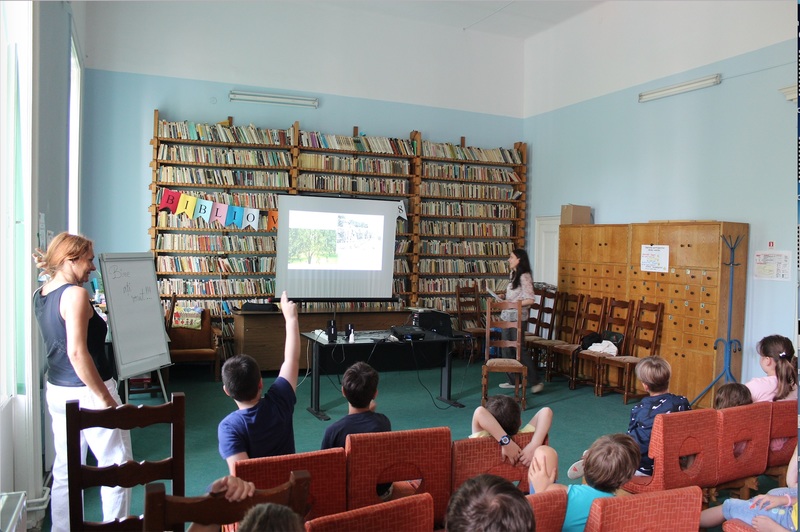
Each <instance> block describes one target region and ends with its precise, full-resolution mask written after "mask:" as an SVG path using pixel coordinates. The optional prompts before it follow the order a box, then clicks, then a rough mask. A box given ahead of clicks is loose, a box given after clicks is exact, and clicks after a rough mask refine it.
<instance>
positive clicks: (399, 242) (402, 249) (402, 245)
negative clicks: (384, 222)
mask: <svg viewBox="0 0 800 532" xmlns="http://www.w3.org/2000/svg"><path fill="white" fill-rule="evenodd" d="M394 252H395V253H410V252H411V241H410V240H405V239H396V240H395V241H394Z"/></svg>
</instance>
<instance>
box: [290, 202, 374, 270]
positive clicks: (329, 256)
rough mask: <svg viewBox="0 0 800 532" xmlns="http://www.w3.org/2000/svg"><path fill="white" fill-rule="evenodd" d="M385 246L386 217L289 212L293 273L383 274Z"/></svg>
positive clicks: (291, 267) (291, 268)
mask: <svg viewBox="0 0 800 532" xmlns="http://www.w3.org/2000/svg"><path fill="white" fill-rule="evenodd" d="M382 246H383V217H382V216H378V215H372V214H348V213H335V212H312V211H290V212H289V233H288V253H287V254H288V256H289V260H288V262H287V267H288V269H290V270H357V271H367V270H371V271H379V270H380V269H381V265H382Z"/></svg>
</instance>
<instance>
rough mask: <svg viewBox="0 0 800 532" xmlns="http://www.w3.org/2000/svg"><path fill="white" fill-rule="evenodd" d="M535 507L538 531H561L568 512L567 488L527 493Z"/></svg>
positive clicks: (534, 515)
mask: <svg viewBox="0 0 800 532" xmlns="http://www.w3.org/2000/svg"><path fill="white" fill-rule="evenodd" d="M525 498H526V499H528V504H530V505H531V508H533V521H534V522H535V523H536V532H561V529H562V527H563V526H564V517H565V516H566V513H567V490H549V491H543V492H541V493H533V494H531V495H526V496H525Z"/></svg>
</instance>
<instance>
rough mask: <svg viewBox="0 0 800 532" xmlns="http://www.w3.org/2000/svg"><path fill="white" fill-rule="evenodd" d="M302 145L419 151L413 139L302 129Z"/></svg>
mask: <svg viewBox="0 0 800 532" xmlns="http://www.w3.org/2000/svg"><path fill="white" fill-rule="evenodd" d="M300 146H302V147H305V148H319V149H328V150H342V151H356V152H365V153H385V154H387V155H403V156H406V157H412V156H414V155H416V153H417V143H416V142H415V141H412V140H406V139H398V138H390V137H374V136H367V135H361V136H358V137H348V136H347V135H333V134H329V133H319V132H317V131H300Z"/></svg>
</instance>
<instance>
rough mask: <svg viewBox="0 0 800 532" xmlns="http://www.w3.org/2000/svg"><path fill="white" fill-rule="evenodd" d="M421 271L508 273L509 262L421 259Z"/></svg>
mask: <svg viewBox="0 0 800 532" xmlns="http://www.w3.org/2000/svg"><path fill="white" fill-rule="evenodd" d="M418 267H419V273H422V274H428V273H432V274H436V273H481V274H496V275H501V274H502V275H507V274H508V262H506V261H504V260H464V259H420V260H419V266H418Z"/></svg>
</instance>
